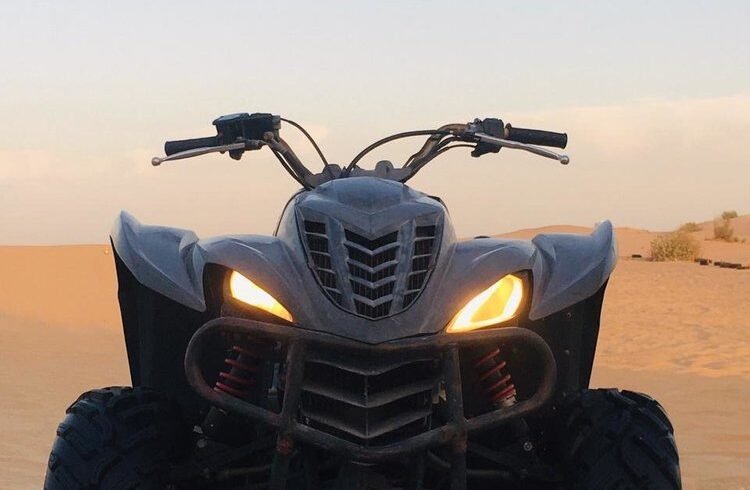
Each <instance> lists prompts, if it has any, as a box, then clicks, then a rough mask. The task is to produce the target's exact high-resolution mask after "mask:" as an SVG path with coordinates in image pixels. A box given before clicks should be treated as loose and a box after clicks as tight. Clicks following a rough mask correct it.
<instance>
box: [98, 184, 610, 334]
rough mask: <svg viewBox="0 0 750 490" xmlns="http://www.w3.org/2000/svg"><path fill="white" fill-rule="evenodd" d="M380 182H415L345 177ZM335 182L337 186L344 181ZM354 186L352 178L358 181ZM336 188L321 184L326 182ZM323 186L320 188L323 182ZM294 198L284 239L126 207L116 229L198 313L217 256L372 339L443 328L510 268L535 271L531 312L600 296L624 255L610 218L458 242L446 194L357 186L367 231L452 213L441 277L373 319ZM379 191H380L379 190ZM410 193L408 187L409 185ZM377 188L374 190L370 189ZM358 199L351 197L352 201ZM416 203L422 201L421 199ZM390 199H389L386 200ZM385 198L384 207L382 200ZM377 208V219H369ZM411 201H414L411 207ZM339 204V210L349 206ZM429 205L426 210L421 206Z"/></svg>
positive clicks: (297, 305) (149, 278) (139, 262)
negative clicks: (383, 193)
mask: <svg viewBox="0 0 750 490" xmlns="http://www.w3.org/2000/svg"><path fill="white" fill-rule="evenodd" d="M344 180H352V181H359V183H358V184H361V185H363V186H365V187H366V186H371V185H372V184H373V182H367V181H380V182H387V185H388V186H391V185H397V186H399V187H402V188H404V189H408V188H406V186H403V185H402V184H397V183H394V182H391V181H381V179H375V178H371V177H362V178H356V179H354V178H353V179H342V181H344ZM337 182H338V181H332V182H331V183H329V184H326V185H327V186H331V185H333V186H335V185H337ZM349 184H350V185H351V183H349ZM325 187H326V186H321V188H325ZM319 189H320V188H319ZM319 189H316V190H315V191H310V192H303V193H300V194H298V195H296V196H295V197H294V198H293V200H294V201H293V202H292V203H290V205H288V206H287V207H286V210H285V213H284V216H282V219H281V222H280V226H279V230H278V234H277V236H276V237H268V236H258V235H236V236H226V237H219V238H210V239H203V240H199V239H198V237H197V236H196V235H195V234H194V233H192V232H191V231H188V230H181V229H176V228H167V227H160V226H145V225H141V224H140V223H138V221H136V220H135V218H133V217H132V216H130V215H129V214H127V213H122V214H121V216H120V218H119V219H118V221H117V223H116V224H115V227H114V230H113V232H112V241H113V246H114V248H115V251H116V252H117V255H118V256H119V257H120V259H121V260H122V262H123V264H124V265H125V267H127V269H128V270H129V271H130V272H131V273H132V274H133V276H134V277H135V278H136V279H137V280H138V282H140V283H141V284H143V285H144V286H146V287H148V288H150V289H152V290H154V291H156V292H158V293H159V294H161V295H164V296H165V297H167V298H170V299H172V300H173V301H175V302H177V303H180V304H183V305H185V306H187V307H188V308H190V309H193V310H195V311H198V312H202V311H205V310H206V299H205V291H204V285H203V276H204V270H205V267H206V265H207V264H220V265H222V266H224V267H226V268H228V269H233V270H237V271H239V272H241V273H242V274H244V275H246V276H247V277H250V278H252V280H253V281H255V282H256V283H257V284H259V285H260V286H261V287H263V288H264V289H265V290H266V291H268V292H269V293H271V294H272V295H273V296H274V297H276V298H277V299H278V300H279V301H280V302H281V303H282V304H283V305H285V307H286V308H287V309H288V310H289V311H290V312H291V313H292V315H293V317H294V319H295V323H296V324H298V325H299V326H300V328H308V329H313V330H320V331H325V332H328V333H333V334H336V335H340V336H343V337H347V338H350V339H353V340H359V341H362V342H366V343H373V344H374V343H379V342H384V341H387V340H393V339H397V338H405V337H411V336H415V335H425V334H434V333H438V332H440V331H441V330H442V329H443V328H444V327H445V325H446V324H447V323H448V322H449V321H450V319H451V318H452V317H453V315H455V313H456V312H457V311H458V310H459V309H460V308H461V307H462V306H463V305H464V304H465V303H466V301H468V300H469V299H471V298H472V297H473V296H474V295H476V294H478V293H479V292H481V291H483V290H484V289H486V288H487V287H488V286H490V285H491V284H492V283H493V282H494V281H496V280H497V279H499V278H500V277H502V276H503V275H505V274H509V273H513V272H518V271H522V270H528V271H531V274H532V278H533V297H532V302H531V307H530V310H529V318H530V319H531V320H538V319H541V318H543V317H545V316H548V315H551V314H553V313H555V312H557V311H560V310H562V309H564V308H566V307H568V306H570V305H573V304H575V303H578V302H580V301H582V300H584V299H586V298H588V297H591V296H592V295H594V294H595V293H596V292H597V291H598V290H599V289H600V288H601V287H602V286H603V285H604V284H605V282H606V281H607V279H608V277H609V275H610V274H611V272H612V270H613V268H614V266H615V263H616V250H615V240H614V234H613V230H612V225H611V224H610V223H609V222H604V223H602V224H601V225H599V226H598V227H597V228H596V229H595V230H594V232H593V233H592V234H591V235H590V236H577V235H563V234H542V235H539V236H537V237H535V238H534V239H533V240H532V241H531V242H528V241H523V240H509V239H476V240H467V241H457V240H456V239H455V235H454V232H453V229H452V226H451V224H450V219H449V216H448V214H447V212H445V210H444V207H443V206H442V204H440V203H439V202H438V201H437V200H434V199H430V198H429V197H427V196H425V195H423V194H421V193H417V192H415V191H412V190H410V189H408V192H410V193H413V194H414V196H413V199H411V200H409V201H408V202H407V203H406V204H405V205H404V206H403V208H400V207H401V206H402V204H401V203H400V202H397V203H396V204H395V205H394V206H391V208H390V209H388V208H387V207H386V208H383V207H382V206H384V204H383V202H380V204H378V205H377V206H376V205H374V204H373V200H374V199H377V196H378V194H377V193H372V192H370V193H369V194H368V192H367V189H364V190H363V191H362V192H359V193H358V192H356V190H357V189H356V188H355V189H352V188H350V189H347V192H342V193H339V195H338V196H337V198H338V199H339V201H340V202H341V204H342V205H343V206H348V207H351V208H352V209H353V211H350V212H351V213H355V212H357V211H359V212H360V214H361V215H360V216H359V217H357V216H355V217H354V218H351V217H346V219H348V220H349V219H351V220H352V221H356V222H358V223H359V226H360V227H361V229H362V230H363V232H368V230H369V231H372V232H373V233H377V232H378V229H379V228H380V227H383V226H386V222H385V221H383V218H381V217H380V216H388V215H389V213H390V214H391V216H390V217H389V219H390V220H394V219H410V218H411V217H413V213H412V210H413V209H414V208H416V207H422V208H424V207H429V208H430V209H431V211H433V212H442V213H443V227H442V228H443V230H442V233H443V236H442V239H441V241H440V250H439V252H438V254H437V262H436V264H435V267H434V271H433V272H432V275H431V278H430V279H429V281H428V283H427V284H426V286H425V287H424V290H423V291H422V294H421V296H420V297H419V298H418V299H417V300H416V301H415V303H414V304H413V305H412V306H411V307H410V308H408V309H406V310H404V311H402V312H400V313H398V314H396V315H393V316H389V317H386V318H383V319H379V320H370V319H366V318H362V317H359V316H357V315H354V314H352V313H349V312H347V311H345V310H343V309H341V308H340V307H338V306H337V305H336V304H334V303H333V302H332V301H330V300H329V299H328V297H327V296H326V295H325V293H324V292H323V291H322V289H321V288H320V287H319V285H318V283H317V282H316V279H315V276H314V274H313V273H312V271H311V269H310V267H309V266H308V264H307V263H306V260H307V259H306V254H305V251H304V249H303V244H302V241H301V239H300V235H299V230H298V229H297V218H296V216H295V212H296V210H297V206H298V205H299V203H300V202H302V205H306V204H307V203H308V202H309V201H310V200H311V199H312V198H313V196H311V194H313V193H316V192H321V191H320V190H319ZM371 190H372V189H371ZM400 192H407V191H406V190H401V191H400ZM368 196H369V197H368ZM347 200H348V201H349V202H346V201H347ZM415 201H416V202H417V204H416V205H415ZM386 204H387V203H386ZM379 206H380V207H379ZM363 208H367V209H366V210H369V211H370V214H369V216H371V218H369V220H368V219H365V218H363V216H364V217H367V216H368V214H367V213H366V212H364V211H363ZM407 208H408V209H407ZM340 209H341V208H339V210H336V209H331V210H330V212H332V213H333V212H340ZM420 212H421V211H420Z"/></svg>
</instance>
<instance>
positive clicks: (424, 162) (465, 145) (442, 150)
mask: <svg viewBox="0 0 750 490" xmlns="http://www.w3.org/2000/svg"><path fill="white" fill-rule="evenodd" d="M453 148H474V145H470V144H468V143H459V144H455V145H450V146H443V147H441V148H440V149H439V150H437V151H436V152H434V153H433V154H432V155H430V156H429V158H427V159H425V160H422V161H420V162H418V163H417V164H416V165H414V162H412V164H411V165H409V166H408V167H407V168H408V169H409V170H411V172H410V173H409V175H408V176H407V177H405V178H404V179H403V180H402V181H401V182H406V181H407V180H409V179H411V178H412V177H414V176H415V175H417V172H419V171H420V170H421V169H422V167H424V166H425V165H427V164H428V163H430V162H431V161H432V160H433V159H435V158H436V157H438V156H440V155H442V154H443V153H445V152H446V151H448V150H452V149H453Z"/></svg>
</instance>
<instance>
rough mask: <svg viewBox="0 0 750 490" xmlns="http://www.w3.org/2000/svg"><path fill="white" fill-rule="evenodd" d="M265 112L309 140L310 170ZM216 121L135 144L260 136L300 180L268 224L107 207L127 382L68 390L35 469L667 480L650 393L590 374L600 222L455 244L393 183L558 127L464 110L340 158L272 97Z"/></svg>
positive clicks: (197, 482)
mask: <svg viewBox="0 0 750 490" xmlns="http://www.w3.org/2000/svg"><path fill="white" fill-rule="evenodd" d="M282 121H284V122H286V123H288V124H291V125H292V126H294V127H296V128H297V129H299V130H301V131H302V132H303V133H304V134H305V136H307V137H308V139H309V140H310V142H311V143H312V145H313V146H314V147H315V149H316V151H317V153H318V155H319V156H320V158H321V160H322V161H323V169H322V171H321V172H320V173H314V172H312V171H310V170H309V169H308V168H307V167H305V166H304V165H303V164H302V162H301V161H300V160H299V158H298V157H297V156H296V155H295V153H294V152H293V151H292V149H291V148H290V147H289V146H288V145H287V144H286V143H285V141H284V140H283V139H282V138H281V137H280V136H279V130H280V127H281V123H282ZM214 125H215V126H216V130H217V135H216V136H213V137H208V138H198V139H192V140H182V141H172V142H167V143H166V145H165V153H166V154H167V155H168V156H167V157H165V158H154V159H153V161H152V163H153V164H154V165H159V164H161V163H163V162H167V161H172V160H178V159H182V158H189V157H194V156H197V155H202V154H207V153H212V152H221V153H225V152H226V153H229V156H231V157H232V158H234V159H240V158H241V157H242V156H243V154H244V153H245V152H247V151H252V150H258V149H260V148H262V147H268V148H269V149H270V150H271V151H272V152H273V154H274V155H275V156H276V157H277V158H278V160H279V162H280V163H281V165H282V166H283V167H284V169H286V171H287V172H288V173H289V174H290V175H291V176H292V178H294V179H295V180H296V181H297V182H298V183H299V184H300V186H301V188H302V189H301V190H300V191H299V192H297V193H296V194H295V195H294V196H293V197H292V198H291V200H290V201H289V202H288V204H287V205H286V207H285V209H284V211H283V213H282V216H281V219H280V221H279V223H278V226H277V228H276V231H275V233H274V234H273V236H258V235H235V236H226V237H220V238H210V239H198V237H196V235H195V234H193V233H192V232H190V231H187V230H181V229H175V228H166V227H160V226H146V225H142V224H140V223H139V222H138V221H136V219H135V218H133V217H132V216H131V215H129V214H126V213H122V214H121V216H120V217H119V219H118V221H117V223H116V224H115V227H114V230H113V232H112V236H111V238H112V245H113V248H114V252H115V253H114V257H115V265H116V269H117V277H118V282H119V301H120V307H121V311H122V320H123V325H124V334H125V344H126V347H127V355H128V361H129V365H130V372H131V376H132V382H133V387H132V388H131V387H117V388H105V389H100V390H94V391H90V392H88V393H85V394H83V395H81V396H80V398H78V400H77V401H76V402H74V403H73V405H71V406H70V408H69V409H68V411H67V416H66V418H65V420H64V421H63V422H62V424H61V425H60V427H59V429H58V431H57V438H56V440H55V442H54V446H53V448H52V452H51V456H50V460H49V466H48V471H47V477H46V482H45V488H47V489H48V490H57V489H68V488H100V489H131V488H145V489H155V488H171V489H186V488H189V489H194V488H221V489H251V488H271V489H318V488H325V489H453V490H456V489H465V488H472V489H482V488H488V489H489V488H491V489H501V488H575V489H615V488H617V489H626V488H639V489H645V488H648V489H679V488H680V487H681V484H680V473H679V464H678V455H677V451H676V448H675V442H674V437H673V429H672V425H671V424H670V422H669V420H668V419H667V417H666V415H665V413H664V411H663V410H662V408H661V406H660V405H659V404H658V403H657V402H655V401H654V400H653V399H651V398H649V397H648V396H645V395H642V394H638V393H634V392H629V391H618V390H616V389H606V390H601V389H589V379H590V375H591V369H592V363H593V359H594V352H595V349H596V342H597V336H598V331H599V317H600V312H601V306H602V301H603V297H604V290H605V287H606V284H607V280H608V278H609V276H610V274H611V272H612V270H613V268H614V265H615V262H616V250H615V241H614V236H613V230H612V225H611V224H610V223H609V222H605V223H603V224H601V225H599V226H598V227H597V228H596V229H595V230H594V231H593V233H592V234H591V235H590V236H575V235H562V234H542V235H539V236H537V237H536V238H534V239H533V240H531V241H530V242H528V241H520V240H511V239H496V238H487V237H477V238H475V239H469V240H458V239H457V238H456V235H455V233H454V230H453V227H452V225H451V220H450V217H449V214H448V212H447V209H446V206H445V204H444V203H443V202H442V201H441V200H440V198H438V197H433V196H429V195H426V194H423V193H421V192H418V191H416V190H414V189H412V188H410V187H409V186H407V185H406V184H405V183H406V182H407V181H408V180H409V179H410V178H411V177H413V176H414V175H415V174H416V173H417V172H418V171H419V170H421V169H422V168H423V167H424V166H425V165H427V164H428V163H429V162H430V161H431V160H432V159H433V158H435V157H437V156H438V155H441V154H443V153H445V152H447V151H448V150H451V149H453V148H462V147H471V148H472V149H473V151H472V155H473V156H475V157H478V156H481V155H484V154H487V153H497V152H498V151H499V150H500V149H501V148H512V149H520V150H526V151H529V152H532V153H535V154H537V155H540V156H543V157H548V158H553V159H556V160H558V161H559V162H561V163H563V164H567V163H568V158H567V157H566V156H564V155H559V154H557V153H554V152H552V151H550V150H547V149H543V148H540V147H539V146H535V145H541V146H550V147H559V148H564V147H565V146H566V143H567V135H565V134H559V133H552V132H547V131H538V130H529V129H521V128H515V127H512V126H511V125H509V124H508V125H504V124H503V122H502V121H501V120H499V119H484V120H479V119H477V120H474V121H473V122H471V123H468V124H449V125H446V126H442V127H440V128H438V129H435V130H425V131H409V132H405V133H399V134H395V135H393V136H389V137H387V138H384V139H382V140H380V141H377V142H376V143H374V144H372V145H370V146H369V147H367V148H365V149H364V150H363V151H362V152H361V153H360V154H358V155H357V156H356V157H355V158H354V159H353V160H352V161H351V163H349V165H347V166H345V167H343V168H342V167H340V166H338V165H334V164H329V163H328V162H327V161H326V159H325V157H324V155H323V153H322V152H321V151H320V149H319V148H318V146H317V145H316V144H315V142H314V140H313V139H312V138H311V137H310V135H309V134H308V133H307V132H306V131H305V130H304V129H303V128H302V127H301V126H299V125H298V124H297V123H295V122H293V121H289V120H286V119H283V118H280V117H279V116H275V115H271V114H234V115H230V116H223V117H220V118H218V119H216V120H215V121H214ZM414 136H426V141H425V143H424V144H423V146H422V147H421V149H419V151H417V152H416V153H414V154H413V155H412V156H411V157H410V158H409V159H408V160H407V161H406V162H405V163H404V165H402V166H401V167H394V165H393V164H391V162H388V161H380V162H378V163H377V164H376V165H375V167H374V169H373V170H366V169H363V168H361V167H360V166H359V165H358V164H359V162H360V161H362V159H363V157H364V156H365V155H366V154H367V153H368V152H370V151H371V150H373V149H374V148H377V147H379V146H380V145H382V144H384V143H387V142H389V141H393V140H396V139H399V138H405V137H414ZM498 184H499V186H498V187H499V188H501V185H505V184H504V183H502V184H501V183H498ZM248 192H252V190H251V188H248ZM248 211H249V212H252V210H248ZM497 211H498V212H499V213H505V212H511V211H512V207H511V206H510V203H506V205H503V202H502V200H499V202H498V207H497Z"/></svg>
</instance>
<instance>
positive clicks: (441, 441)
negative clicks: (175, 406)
mask: <svg viewBox="0 0 750 490" xmlns="http://www.w3.org/2000/svg"><path fill="white" fill-rule="evenodd" d="M215 335H223V336H225V337H228V339H229V340H230V341H244V342H248V341H249V342H252V341H261V340H265V341H269V340H270V341H274V342H280V343H281V344H284V345H286V346H287V350H286V352H287V357H286V379H285V389H284V397H283V404H282V408H281V411H280V412H274V411H271V410H268V409H266V408H263V407H260V406H258V405H254V404H252V403H249V402H247V401H244V400H241V399H239V398H235V397H233V396H230V395H228V394H226V393H223V392H219V391H215V390H214V389H213V388H212V386H210V385H209V384H208V383H207V382H206V380H205V379H204V376H203V372H202V369H201V362H200V361H201V359H202V357H203V353H204V350H205V347H206V345H207V342H206V340H207V339H209V338H210V337H213V336H215ZM508 342H512V343H514V345H516V344H523V345H524V346H525V348H529V349H532V350H533V351H535V353H536V354H537V356H538V358H539V359H540V363H539V366H540V369H541V376H540V379H541V382H540V383H539V386H538V388H537V390H536V391H535V393H534V394H533V395H532V396H531V397H529V398H527V399H525V400H521V401H519V402H518V403H516V404H514V405H512V406H510V407H503V408H497V409H494V410H491V411H489V412H486V413H482V414H480V415H477V416H474V417H469V418H467V417H466V416H465V414H464V407H463V396H462V384H461V374H460V364H459V349H460V348H464V347H471V346H477V345H493V344H500V343H508ZM332 350H333V351H334V352H347V353H349V354H352V355H354V356H362V357H366V356H377V357H390V358H393V357H403V359H405V360H408V359H411V358H418V357H420V356H422V357H424V356H432V357H434V358H439V359H440V360H441V363H440V366H441V368H440V369H441V373H440V376H441V377H442V380H441V381H442V385H443V386H444V388H445V394H444V396H445V402H444V404H445V407H446V409H447V410H446V416H445V420H447V421H446V423H444V424H443V425H440V426H438V427H434V428H431V429H428V430H426V431H424V432H421V433H418V434H415V435H412V436H410V437H407V438H405V439H402V440H398V441H396V442H391V443H388V444H384V445H379V446H370V445H363V444H358V443H355V442H352V441H351V440H347V439H345V438H342V437H338V436H336V435H334V434H331V433H329V432H326V431H324V430H320V429H318V428H313V427H310V426H309V425H307V424H305V423H303V422H302V421H301V420H300V417H299V408H300V399H301V396H302V392H303V389H302V386H303V381H304V376H305V366H306V363H307V362H308V360H310V359H315V358H317V357H319V356H322V355H329V356H330V353H331V351H332ZM326 353H327V354H326ZM185 371H186V375H187V379H188V382H189V383H190V385H191V386H192V387H193V389H195V391H196V392H197V393H198V394H199V395H200V396H202V397H203V398H205V399H206V400H207V401H208V402H209V403H211V404H212V405H214V406H216V407H218V408H221V409H224V410H226V411H227V412H230V413H235V414H238V415H242V416H246V417H249V418H251V419H255V420H258V421H261V422H264V423H266V424H269V425H271V426H274V427H276V428H277V429H278V433H279V441H280V445H281V447H280V450H282V451H283V450H285V448H286V449H288V448H289V447H292V446H293V444H294V442H302V443H305V444H310V445H313V446H316V447H319V448H322V449H325V450H328V451H331V452H334V453H337V454H341V455H345V456H347V457H348V458H350V459H352V460H356V461H361V462H372V463H375V462H380V461H386V460H391V459H394V458H396V457H399V456H402V455H406V454H411V453H414V452H416V451H419V450H424V449H426V448H430V447H435V446H440V445H447V444H450V445H452V447H453V448H454V453H456V454H458V455H461V454H463V453H464V452H465V446H466V438H467V435H468V434H471V433H472V432H475V431H480V430H486V429H490V428H493V427H497V426H499V425H501V424H503V423H505V422H507V421H508V420H510V419H513V418H515V417H519V416H522V415H524V414H528V413H529V412H532V411H534V410H536V409H538V408H539V407H541V406H542V405H543V404H544V403H545V402H546V401H547V400H548V399H549V398H550V397H551V396H552V393H553V391H554V387H555V386H554V385H555V380H556V365H555V360H554V357H553V354H552V352H551V350H550V348H549V346H548V345H547V343H546V342H545V341H544V340H543V339H542V338H541V337H540V336H539V335H537V334H536V333H534V332H532V331H530V330H527V329H523V328H518V327H506V328H497V329H486V330H479V331H476V332H471V333H467V334H452V335H449V334H442V335H440V334H438V335H432V336H429V337H414V338H408V339H401V340H394V341H390V342H385V343H381V344H376V345H371V344H365V343H363V342H358V341H354V340H350V339H345V338H342V337H337V336H334V335H331V334H326V333H323V332H317V331H312V330H305V329H302V328H299V327H294V326H284V325H277V324H269V323H263V322H258V321H254V320H247V319H241V318H234V317H222V318H217V319H215V320H211V321H209V322H208V323H206V324H204V325H203V326H202V327H201V328H200V329H199V330H198V331H197V332H196V333H195V334H194V335H193V337H192V339H191V341H190V344H189V345H188V348H187V352H186V355H185Z"/></svg>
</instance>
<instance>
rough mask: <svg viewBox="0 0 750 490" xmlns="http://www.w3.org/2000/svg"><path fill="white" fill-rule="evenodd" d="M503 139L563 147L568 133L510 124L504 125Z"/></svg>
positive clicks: (565, 144)
mask: <svg viewBox="0 0 750 490" xmlns="http://www.w3.org/2000/svg"><path fill="white" fill-rule="evenodd" d="M505 139H506V140H510V141H516V142H518V143H526V144H528V145H540V146H552V147H554V148H565V147H566V146H567V145H568V135H567V134H565V133H554V132H552V131H541V130H539V129H525V128H514V127H513V126H511V125H510V124H507V125H506V126H505Z"/></svg>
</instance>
